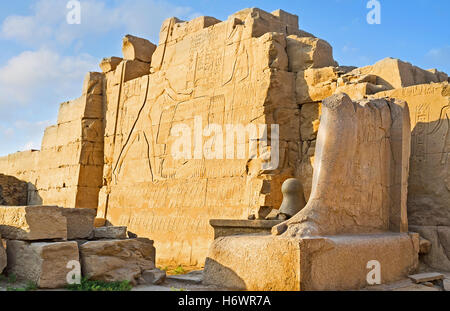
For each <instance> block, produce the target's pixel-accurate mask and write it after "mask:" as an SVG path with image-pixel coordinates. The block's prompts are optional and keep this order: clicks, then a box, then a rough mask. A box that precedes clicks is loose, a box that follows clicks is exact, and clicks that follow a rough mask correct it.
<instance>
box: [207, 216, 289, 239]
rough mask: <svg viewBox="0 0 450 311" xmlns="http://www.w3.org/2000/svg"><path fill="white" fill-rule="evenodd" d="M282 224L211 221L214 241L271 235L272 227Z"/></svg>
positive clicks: (276, 221)
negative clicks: (243, 235)
mask: <svg viewBox="0 0 450 311" xmlns="http://www.w3.org/2000/svg"><path fill="white" fill-rule="evenodd" d="M280 223H282V220H241V219H211V220H210V221H209V224H210V225H211V226H212V227H213V228H214V239H217V238H220V237H225V236H231V235H238V234H258V233H270V232H271V230H272V227H273V226H275V225H278V224H280Z"/></svg>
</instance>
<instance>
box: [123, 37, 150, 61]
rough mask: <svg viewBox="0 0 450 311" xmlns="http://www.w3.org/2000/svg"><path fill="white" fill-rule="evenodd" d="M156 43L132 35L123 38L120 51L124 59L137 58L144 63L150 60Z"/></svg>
mask: <svg viewBox="0 0 450 311" xmlns="http://www.w3.org/2000/svg"><path fill="white" fill-rule="evenodd" d="M155 49H156V45H154V44H153V43H151V42H150V41H148V40H146V39H143V38H138V37H135V36H132V35H126V36H125V37H124V38H123V45H122V53H123V57H124V58H125V59H126V60H132V61H133V60H138V61H141V62H144V63H150V62H151V61H152V55H153V52H155Z"/></svg>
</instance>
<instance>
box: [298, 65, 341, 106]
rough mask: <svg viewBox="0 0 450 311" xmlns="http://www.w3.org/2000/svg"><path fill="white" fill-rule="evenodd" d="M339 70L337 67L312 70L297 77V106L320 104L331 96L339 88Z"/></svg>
mask: <svg viewBox="0 0 450 311" xmlns="http://www.w3.org/2000/svg"><path fill="white" fill-rule="evenodd" d="M338 77H339V75H338V70H337V68H335V67H324V68H312V69H307V70H305V71H299V72H297V75H296V86H295V91H296V100H297V104H299V105H301V104H304V103H311V102H318V101H322V100H324V99H325V98H327V97H329V96H331V95H332V94H333V93H334V92H335V91H336V88H337V83H336V82H337V79H338Z"/></svg>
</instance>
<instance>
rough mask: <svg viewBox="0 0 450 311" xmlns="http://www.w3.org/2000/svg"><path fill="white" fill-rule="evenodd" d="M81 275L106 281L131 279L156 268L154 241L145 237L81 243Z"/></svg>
mask: <svg viewBox="0 0 450 311" xmlns="http://www.w3.org/2000/svg"><path fill="white" fill-rule="evenodd" d="M80 255H81V267H82V271H83V276H85V277H87V278H89V279H92V280H99V281H105V282H115V281H130V282H131V283H132V284H133V285H136V284H137V281H138V280H139V278H140V277H141V275H142V273H143V271H146V270H152V269H154V268H155V248H154V246H153V241H151V240H149V239H145V238H138V239H129V240H109V241H107V240H105V241H104V240H102V241H91V242H87V243H84V244H82V245H81V246H80Z"/></svg>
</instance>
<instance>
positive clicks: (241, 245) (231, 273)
mask: <svg viewBox="0 0 450 311" xmlns="http://www.w3.org/2000/svg"><path fill="white" fill-rule="evenodd" d="M418 252H419V236H418V235H417V234H415V233H410V234H408V233H382V234H371V235H341V236H330V237H311V238H288V237H285V236H270V235H263V236H261V235H240V236H228V237H221V238H219V239H216V240H215V241H214V243H213V244H212V246H211V248H210V252H209V255H208V257H207V259H206V264H205V270H204V283H206V284H210V285H220V286H222V287H227V288H234V289H237V290H257V291H259V290H262V291H285V290H290V291H292V290H294V291H297V290H306V291H310V290H351V289H359V288H363V287H365V286H367V285H368V284H367V275H368V273H369V272H370V271H371V269H370V268H367V265H368V262H369V261H372V260H377V261H378V262H379V263H380V267H381V283H382V284H386V283H390V282H394V281H397V280H400V279H402V278H405V277H407V275H408V274H411V273H413V272H414V271H415V270H416V269H417V266H418Z"/></svg>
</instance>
